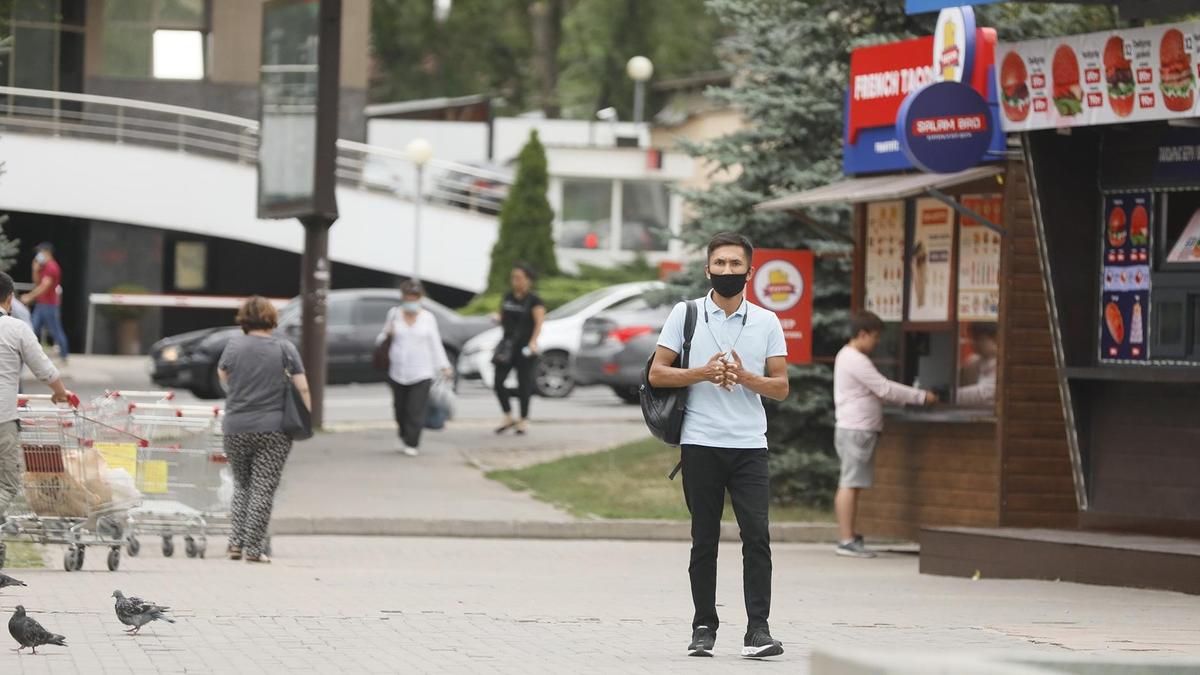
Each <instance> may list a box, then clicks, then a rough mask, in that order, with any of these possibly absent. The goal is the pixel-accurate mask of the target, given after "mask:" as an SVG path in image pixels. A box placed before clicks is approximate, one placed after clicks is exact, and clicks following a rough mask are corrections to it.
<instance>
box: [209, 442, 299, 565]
mask: <svg viewBox="0 0 1200 675" xmlns="http://www.w3.org/2000/svg"><path fill="white" fill-rule="evenodd" d="M291 451H292V438H291V437H290V436H288V435H287V434H285V433H283V432H282V431H274V432H260V433H249V434H227V435H226V436H225V454H226V455H227V456H228V457H229V465H230V466H231V467H232V468H233V505H232V511H233V513H232V514H231V519H232V521H233V523H232V525H233V534H232V535H230V537H229V545H230V546H235V547H238V548H241V549H242V552H243V554H244V555H246V556H247V557H251V558H253V557H256V556H259V555H262V553H263V541H264V540H265V539H266V536H267V527H268V526H269V525H270V524H271V509H272V508H273V507H274V506H275V490H276V488H278V487H279V479H280V477H282V476H283V465H284V463H285V462H287V458H288V453H290V452H291Z"/></svg>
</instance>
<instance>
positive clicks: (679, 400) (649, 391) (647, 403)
mask: <svg viewBox="0 0 1200 675" xmlns="http://www.w3.org/2000/svg"><path fill="white" fill-rule="evenodd" d="M685 305H686V308H687V309H686V312H685V313H684V319H683V350H682V351H681V352H680V354H679V356H677V357H675V363H674V364H672V365H673V366H674V367H676V368H687V367H688V362H689V360H690V357H691V352H692V335H693V334H694V333H695V332H696V317H697V314H698V312H697V310H696V303H695V302H692V301H690V300H689V301H688V302H686V303H685ZM652 365H654V355H653V354H651V355H650V358H649V359H647V361H646V368H645V370H643V371H642V386H641V387H639V388H638V399H639V400H640V402H641V404H642V417H643V418H644V419H645V420H646V426H647V427H649V428H650V433H651V434H652V435H653V436H654V437H655V438H657V439H659V440H660V441H662V442H664V443H666V444H667V445H679V439H680V435H681V434H682V433H683V415H684V413H685V412H686V411H687V399H688V388H687V387H670V388H655V387H652V386H650V367H651V366H652ZM675 470H676V471H678V470H679V467H676V468H675ZM671 477H672V478H674V477H675V471H672V472H671Z"/></svg>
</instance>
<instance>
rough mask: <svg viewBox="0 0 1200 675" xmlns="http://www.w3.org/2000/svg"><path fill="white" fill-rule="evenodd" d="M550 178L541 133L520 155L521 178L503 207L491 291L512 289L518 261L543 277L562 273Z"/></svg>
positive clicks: (518, 173)
mask: <svg viewBox="0 0 1200 675" xmlns="http://www.w3.org/2000/svg"><path fill="white" fill-rule="evenodd" d="M549 183H550V178H549V173H548V171H547V168H546V149H545V148H544V147H542V142H541V141H540V140H538V134H537V131H536V130H535V131H533V132H531V133H530V135H529V142H528V143H526V144H525V147H524V148H522V149H521V154H520V155H518V156H517V175H516V179H515V180H514V181H513V184H512V187H510V188H509V191H508V196H507V197H506V198H505V200H504V204H503V205H502V206H501V207H500V232H499V236H498V237H497V239H496V245H495V246H494V247H493V248H492V267H491V271H490V272H489V273H488V292H493V293H494V292H497V291H502V290H504V289H506V288H507V287H508V275H509V272H510V271H511V270H512V266H513V264H514V263H517V262H525V263H528V264H530V265H532V266H533V268H534V269H535V270H536V271H537V273H538V274H539V275H543V276H554V275H556V274H558V260H557V258H556V257H555V254H554V232H553V223H554V210H553V209H551V208H550V202H549V201H548V200H547V199H546V190H547V188H548V187H549Z"/></svg>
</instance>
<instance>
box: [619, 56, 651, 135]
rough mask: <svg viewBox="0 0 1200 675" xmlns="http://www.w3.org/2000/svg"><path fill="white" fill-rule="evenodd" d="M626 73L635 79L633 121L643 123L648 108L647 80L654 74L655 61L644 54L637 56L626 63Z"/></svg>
mask: <svg viewBox="0 0 1200 675" xmlns="http://www.w3.org/2000/svg"><path fill="white" fill-rule="evenodd" d="M625 74H626V75H628V76H629V79H631V80H633V123H634V124H641V123H642V122H643V121H644V117H645V109H646V80H649V79H650V77H651V76H652V75H654V63H652V62H651V61H650V59H648V58H646V57H644V56H635V57H633V58H632V59H629V62H628V63H626V64H625Z"/></svg>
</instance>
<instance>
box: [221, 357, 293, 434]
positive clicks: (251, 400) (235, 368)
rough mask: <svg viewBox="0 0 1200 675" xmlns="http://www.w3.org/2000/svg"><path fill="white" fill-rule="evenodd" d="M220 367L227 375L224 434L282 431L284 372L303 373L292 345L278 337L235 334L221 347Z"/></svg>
mask: <svg viewBox="0 0 1200 675" xmlns="http://www.w3.org/2000/svg"><path fill="white" fill-rule="evenodd" d="M285 362H286V365H285ZM220 367H221V369H222V370H224V371H225V372H226V373H228V374H229V379H228V380H226V382H225V389H226V391H227V392H228V395H227V397H226V399H225V433H227V434H250V433H257V432H271V431H282V427H283V396H284V393H285V392H286V389H285V387H286V386H287V383H288V380H287V379H286V378H285V377H284V375H283V373H284V369H285V368H286V369H287V372H288V373H290V374H292V375H297V374H300V373H303V372H304V365H303V364H302V363H301V362H300V354H299V352H297V351H296V346H295V345H293V344H292V343H290V342H288V341H287V340H281V339H279V338H273V337H263V336H260V335H239V336H237V337H235V338H233V339H232V340H230V341H229V344H228V345H226V346H225V353H224V354H222V355H221V363H220Z"/></svg>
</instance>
